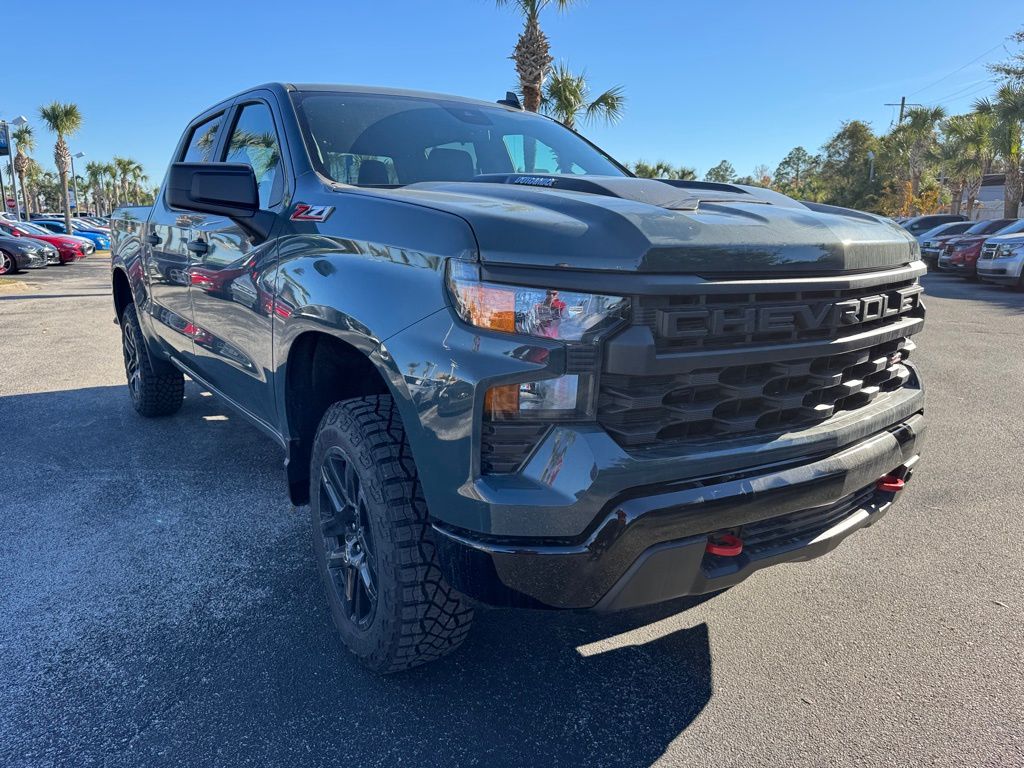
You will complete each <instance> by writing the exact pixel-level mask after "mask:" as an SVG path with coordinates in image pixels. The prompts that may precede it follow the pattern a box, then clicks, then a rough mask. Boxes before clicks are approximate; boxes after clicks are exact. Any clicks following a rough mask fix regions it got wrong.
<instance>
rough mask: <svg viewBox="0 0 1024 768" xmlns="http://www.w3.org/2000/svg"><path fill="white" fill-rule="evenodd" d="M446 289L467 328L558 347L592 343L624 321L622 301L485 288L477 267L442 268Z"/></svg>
mask: <svg viewBox="0 0 1024 768" xmlns="http://www.w3.org/2000/svg"><path fill="white" fill-rule="evenodd" d="M448 289H449V292H450V294H451V297H452V303H453V305H454V307H455V311H456V312H458V314H459V317H461V318H462V319H463V320H464V321H466V322H467V323H469V324H470V325H474V326H476V327H478V328H489V329H490V330H493V331H503V332H505V333H520V334H524V335H527V336H538V337H541V338H547V339H558V340H560V341H586V340H591V339H594V338H596V337H597V336H598V335H599V334H600V333H601V332H602V331H605V330H608V329H610V328H611V327H613V326H615V325H617V324H618V323H619V322H620V321H621V320H622V319H623V318H624V317H625V313H626V309H627V307H628V303H629V302H628V300H627V299H625V298H623V297H622V296H609V295H605V294H597V293H579V292H576V291H563V290H559V289H557V288H555V287H549V288H529V287H526V286H515V285H505V284H502V283H490V282H485V281H483V280H481V279H480V268H479V266H477V265H476V264H467V263H466V262H463V261H458V260H455V259H453V260H451V261H449V262H448Z"/></svg>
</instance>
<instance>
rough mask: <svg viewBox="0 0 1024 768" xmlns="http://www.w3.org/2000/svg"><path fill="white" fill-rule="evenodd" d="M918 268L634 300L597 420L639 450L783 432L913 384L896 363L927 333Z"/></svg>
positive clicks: (611, 346) (613, 349) (603, 384)
mask: <svg viewBox="0 0 1024 768" xmlns="http://www.w3.org/2000/svg"><path fill="white" fill-rule="evenodd" d="M923 271H924V267H923V265H920V266H915V267H908V268H907V269H905V270H901V271H898V272H897V274H896V275H894V276H893V277H894V279H893V281H892V282H890V283H887V284H882V285H879V284H878V280H877V279H874V280H872V279H860V280H858V279H852V280H849V281H848V282H847V283H846V285H852V286H854V287H849V288H842V289H836V290H831V289H829V283H828V282H827V281H816V280H814V279H810V280H801V281H786V282H785V283H781V282H780V283H774V284H773V283H769V282H764V283H753V282H749V281H748V282H742V283H740V282H737V283H735V285H736V287H741V286H742V287H743V288H744V290H743V291H732V290H730V289H731V287H732V285H733V284H723V283H715V284H714V285H713V289H714V290H713V291H712V290H709V291H708V292H706V293H705V294H703V295H701V294H698V293H697V291H699V290H700V286H699V285H698V286H694V287H693V288H691V289H690V292H689V295H679V296H640V297H634V300H633V301H634V307H636V311H635V312H634V315H633V318H632V323H631V325H630V326H629V327H627V328H626V329H624V330H623V331H622V332H620V333H619V334H618V335H617V336H616V337H613V338H612V339H610V340H609V341H608V342H607V344H606V348H605V358H604V361H605V362H604V371H603V373H602V374H601V379H600V390H599V397H598V421H599V422H600V423H601V425H602V426H603V427H604V428H605V430H607V431H608V433H609V434H610V435H611V436H612V437H613V438H614V439H615V440H616V441H617V442H618V443H619V444H620V445H622V446H623V447H626V448H642V447H646V446H657V445H664V444H669V443H679V442H686V441H690V440H694V441H697V440H706V439H708V438H713V437H715V436H730V437H732V436H739V435H749V434H757V433H769V432H785V431H788V430H792V429H801V428H806V427H809V426H813V425H816V424H821V423H823V422H826V421H828V420H829V419H831V418H833V417H835V416H836V415H837V414H839V413H842V412H849V411H855V410H857V409H859V408H863V407H865V406H867V405H869V404H870V403H872V402H874V401H876V400H877V399H878V398H879V397H884V396H885V395H886V393H891V392H895V391H897V390H899V389H900V388H902V387H903V386H904V385H905V384H907V382H908V381H911V379H912V378H913V377H912V374H911V371H910V369H909V368H908V367H907V366H906V365H904V364H903V363H904V361H905V360H906V359H907V357H908V356H909V354H910V352H911V351H912V350H913V348H914V343H913V342H912V341H911V340H910V338H909V337H910V335H912V334H914V333H917V332H918V331H919V330H920V329H921V327H922V325H923V318H924V306H923V304H922V303H921V301H920V293H921V288H920V286H919V285H918V283H917V276H918V275H919V274H921V273H922V272H923ZM858 283H859V287H857V286H858ZM794 284H795V285H796V286H797V287H798V289H797V290H792V288H791V286H793V285H794ZM836 284H839V285H842V284H843V283H842V282H833V283H832V284H831V285H836Z"/></svg>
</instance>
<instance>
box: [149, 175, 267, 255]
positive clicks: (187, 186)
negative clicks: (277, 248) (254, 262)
mask: <svg viewBox="0 0 1024 768" xmlns="http://www.w3.org/2000/svg"><path fill="white" fill-rule="evenodd" d="M165 200H166V203H167V205H168V206H170V207H171V208H178V209H180V210H183V211H195V212H197V213H209V214H212V215H214V216H226V217H227V218H229V219H231V220H232V221H234V222H235V223H237V224H238V225H239V226H240V227H241V228H242V229H244V230H245V231H246V232H247V233H248V234H249V236H250V237H251V238H252V239H254V240H257V241H263V240H266V239H267V238H268V237H269V236H270V232H271V230H272V228H273V224H274V216H273V214H271V213H269V212H267V211H262V210H260V191H259V187H258V185H257V184H256V174H255V173H254V172H253V170H252V168H250V167H249V166H248V165H246V164H245V163H172V164H171V170H170V173H169V174H168V176H167V185H166V192H165Z"/></svg>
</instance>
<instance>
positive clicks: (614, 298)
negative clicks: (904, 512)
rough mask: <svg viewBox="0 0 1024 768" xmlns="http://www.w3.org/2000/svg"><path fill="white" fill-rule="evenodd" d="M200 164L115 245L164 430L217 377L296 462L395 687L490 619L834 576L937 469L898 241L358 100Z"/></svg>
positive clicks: (916, 300)
mask: <svg viewBox="0 0 1024 768" xmlns="http://www.w3.org/2000/svg"><path fill="white" fill-rule="evenodd" d="M252 136H257V137H258V138H259V141H258V142H257V141H253V140H252V139H251V137H252ZM173 158H174V161H173V163H172V165H171V168H170V170H169V172H168V174H167V176H166V180H165V183H164V186H163V189H162V190H161V192H160V194H159V195H158V196H157V198H156V201H157V202H156V204H155V205H154V206H151V207H131V208H122V209H119V210H118V211H117V212H116V213H115V215H114V218H113V221H112V231H113V240H114V249H113V254H112V258H111V262H112V264H111V266H112V275H111V280H112V288H113V298H114V301H113V309H114V312H115V318H116V320H117V322H118V323H119V325H120V327H121V332H122V353H123V358H124V362H125V374H126V378H127V381H128V384H129V386H128V388H127V391H128V394H129V397H130V402H131V404H132V406H133V407H134V408H135V410H136V411H137V412H138V413H139V414H141V415H143V416H147V417H158V416H169V415H171V414H173V413H174V412H176V411H177V410H178V409H179V408H180V406H181V404H182V399H183V393H184V383H183V382H184V378H183V376H184V374H187V375H188V376H190V377H191V378H192V379H193V380H194V381H196V382H197V383H199V384H200V385H201V386H202V387H203V388H204V389H207V390H209V391H211V392H213V393H216V394H217V395H219V396H222V397H224V398H225V400H226V402H227V403H228V404H229V407H233V408H236V409H238V410H239V411H240V412H241V413H243V414H245V415H246V416H247V417H249V418H251V420H252V421H253V423H255V424H257V425H259V426H260V427H262V428H263V429H264V430H265V431H266V432H267V433H268V434H269V435H271V436H272V437H273V438H274V439H275V440H276V441H277V442H278V443H279V444H280V445H281V446H282V447H283V448H284V450H285V451H286V452H287V455H288V461H287V463H286V473H287V479H288V487H289V491H290V494H291V498H292V500H293V502H295V503H296V504H309V505H310V510H311V518H312V524H313V530H314V549H315V559H316V562H317V567H318V570H319V572H320V575H321V577H322V579H323V582H324V585H325V587H326V592H327V596H328V602H329V604H330V607H331V613H332V616H333V619H334V622H335V624H336V626H337V628H338V631H339V633H340V635H341V637H342V638H343V639H344V641H345V643H346V644H347V645H348V647H349V649H350V650H351V651H352V652H353V653H354V654H355V655H356V656H357V657H359V659H361V660H362V661H363V662H364V663H365V664H366V665H367V666H369V667H370V668H372V669H374V670H377V671H381V672H394V671H398V670H402V669H407V668H409V667H412V666H415V665H417V664H422V663H424V662H428V661H432V660H434V659H437V658H439V657H441V656H443V655H445V654H446V653H449V652H450V651H452V650H454V649H455V648H457V647H458V646H459V645H460V644H461V643H462V641H463V640H464V639H465V637H466V635H467V633H468V631H469V628H470V624H471V621H472V619H473V609H472V605H473V603H472V601H473V600H476V601H482V602H484V603H488V604H494V605H502V606H517V607H530V608H559V609H596V610H602V611H612V610H620V609H626V608H631V607H635V606H642V605H649V604H653V603H659V602H663V601H666V600H671V599H674V598H677V597H679V596H682V595H691V594H703V593H708V592H714V591H716V590H720V589H723V588H725V587H727V586H731V585H734V584H736V583H738V582H740V581H742V580H743V579H745V578H746V577H747V576H749V575H751V574H752V573H754V572H755V571H757V570H759V569H761V568H765V567H769V566H772V565H774V564H777V563H782V562H798V561H804V560H808V559H810V558H813V557H816V556H819V555H822V554H824V553H826V552H828V551H830V550H832V549H833V548H834V547H836V546H838V545H839V544H840V542H841V541H842V540H844V539H845V538H846V537H847V536H849V535H851V534H852V533H854V532H855V531H857V530H860V529H861V528H864V527H866V526H868V525H871V524H873V523H874V522H875V521H877V520H878V519H879V517H880V516H881V515H882V514H884V513H885V512H886V511H887V510H889V509H890V507H891V505H892V504H893V502H894V501H895V500H896V499H897V497H898V496H899V494H900V492H901V490H902V489H903V487H904V485H905V484H906V482H907V481H908V480H909V479H910V477H911V473H912V471H913V468H914V467H915V465H916V463H917V461H918V454H919V451H920V447H921V443H920V441H921V440H922V438H923V436H924V433H925V430H926V425H925V419H924V412H923V407H924V391H923V387H922V384H921V379H920V378H919V375H918V373H917V371H916V369H915V368H914V366H913V364H912V363H911V362H909V361H908V359H907V358H908V355H910V354H911V351H912V350H913V348H914V344H913V341H912V338H911V337H912V336H913V335H914V334H916V333H917V332H918V331H920V330H921V329H922V328H923V325H924V312H925V309H924V305H923V303H922V302H921V291H922V289H921V286H920V285H919V284H918V279H919V277H920V276H921V275H922V274H924V272H925V266H924V264H923V263H922V262H921V261H920V260H919V259H918V244H917V242H916V241H915V240H914V239H913V237H912V236H911V235H910V234H909V233H908V232H907V231H906V230H904V229H901V228H900V227H899V226H897V225H896V224H894V223H892V222H891V221H889V220H888V219H885V218H883V217H879V216H873V215H871V214H868V213H862V212H859V211H852V210H848V209H844V208H837V207H834V206H829V205H821V204H816V203H810V202H805V203H800V202H797V201H796V200H793V199H790V198H788V197H785V196H783V195H780V194H778V193H776V192H772V191H769V190H765V189H760V188H757V187H750V186H737V185H729V184H713V185H709V184H705V183H702V182H687V181H674V180H673V181H661V180H656V179H640V178H635V177H633V176H632V175H631V174H630V173H629V171H628V170H627V169H626V168H625V166H623V165H621V164H620V163H618V162H616V161H615V160H613V159H612V158H611V157H610V156H608V155H607V154H605V153H604V152H602V151H601V150H600V149H598V148H597V147H596V146H594V145H593V144H591V143H589V142H587V141H585V140H583V139H582V138H581V137H580V136H578V135H577V134H575V133H574V132H572V131H570V130H568V129H566V128H565V127H564V126H562V125H561V124H559V123H557V122H555V121H554V120H552V119H550V118H546V117H543V116H541V115H537V114H534V113H530V112H524V111H522V110H521V109H518V108H515V107H514V106H508V105H505V106H502V105H497V104H489V103H485V102H480V101H475V100H469V99H462V98H458V97H454V96H439V95H434V94H421V93H415V92H409V91H395V90H382V89H369V88H354V87H351V86H292V85H282V84H271V85H266V86H261V87H259V88H254V89H251V90H248V91H245V92H243V93H241V94H239V95H236V96H232V97H230V98H228V99H226V100H225V101H222V102H221V103H219V104H216V105H214V106H212V107H211V108H210V109H209V110H207V111H205V112H203V113H202V114H201V115H199V116H198V117H196V118H195V119H194V120H192V121H191V122H190V123H189V124H188V126H186V127H185V130H184V132H183V134H182V137H181V139H180V141H179V143H178V146H177V149H176V150H175V152H174V154H173ZM540 169H543V170H540ZM753 208H756V209H757V210H756V214H757V215H756V216H752V215H751V210H752V209H753ZM705 209H709V212H708V213H705ZM218 272H222V273H224V274H223V275H218V274H217V273H218ZM702 275H703V276H706V277H701V276H702ZM182 460H183V461H185V460H187V459H182ZM234 460H236V461H243V462H244V461H245V460H246V458H245V457H244V456H236V457H234ZM188 490H189V492H192V493H201V492H202V491H201V489H196V488H194V487H192V488H189V489H188ZM230 513H233V511H230ZM240 524H244V523H240ZM774 609H775V608H762V610H774Z"/></svg>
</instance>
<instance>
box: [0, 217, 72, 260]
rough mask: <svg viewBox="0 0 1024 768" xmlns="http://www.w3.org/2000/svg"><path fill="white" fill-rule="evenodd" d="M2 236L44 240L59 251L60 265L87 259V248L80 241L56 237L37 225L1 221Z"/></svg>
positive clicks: (60, 236)
mask: <svg viewBox="0 0 1024 768" xmlns="http://www.w3.org/2000/svg"><path fill="white" fill-rule="evenodd" d="M0 234H5V235H10V236H11V237H30V238H32V239H33V240H42V241H43V242H47V243H49V244H50V245H52V246H53V247H54V248H56V249H57V251H58V253H60V263H61V264H68V263H70V262H72V261H78V260H79V259H84V258H85V257H86V255H87V254H86V252H85V246H84V245H83V244H82V243H80V242H78V240H75V239H72V238H70V237H65V236H64V235H55V234H54V233H53V232H49V231H47V230H45V229H43V228H42V227H37V226H36V225H35V224H28V223H26V222H24V221H8V220H3V219H0Z"/></svg>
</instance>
